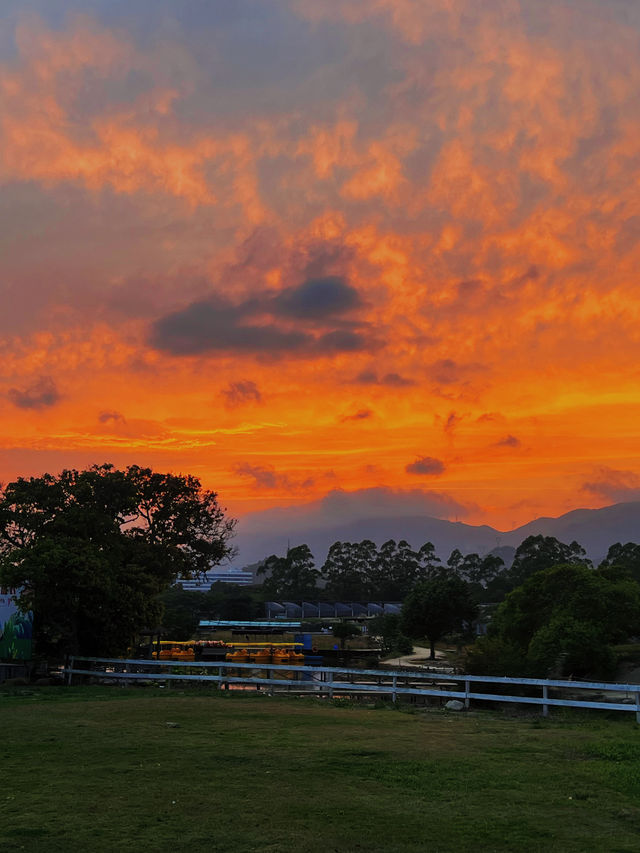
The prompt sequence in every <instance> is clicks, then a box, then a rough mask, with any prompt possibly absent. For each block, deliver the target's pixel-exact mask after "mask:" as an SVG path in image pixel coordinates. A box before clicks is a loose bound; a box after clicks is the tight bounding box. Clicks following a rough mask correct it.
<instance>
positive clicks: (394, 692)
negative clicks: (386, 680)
mask: <svg viewBox="0 0 640 853" xmlns="http://www.w3.org/2000/svg"><path fill="white" fill-rule="evenodd" d="M397 684H398V676H397V675H394V676H393V693H392V694H391V701H392V702H396V701H397V699H398V694H397V693H396V686H397Z"/></svg>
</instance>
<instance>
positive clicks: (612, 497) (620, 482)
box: [582, 467, 640, 503]
mask: <svg viewBox="0 0 640 853" xmlns="http://www.w3.org/2000/svg"><path fill="white" fill-rule="evenodd" d="M582 490H583V491H585V492H588V493H590V494H592V495H595V496H596V497H598V498H600V499H601V500H605V501H609V502H610V503H625V502H627V501H640V475H638V474H636V473H635V471H618V470H615V469H613V468H607V467H602V468H600V469H598V472H597V474H596V479H594V480H591V481H589V482H586V483H583V485H582Z"/></svg>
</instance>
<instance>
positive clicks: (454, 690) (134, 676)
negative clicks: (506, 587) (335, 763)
mask: <svg viewBox="0 0 640 853" xmlns="http://www.w3.org/2000/svg"><path fill="white" fill-rule="evenodd" d="M77 662H82V663H85V664H87V663H92V664H98V665H99V666H100V669H92V668H89V667H83V668H76V666H75V664H76V663H77ZM138 668H144V670H145V671H138ZM211 669H215V670H217V674H205V673H207V671H208V670H211ZM149 670H151V671H149ZM154 670H155V671H154ZM167 670H169V671H167ZM176 670H178V671H176ZM180 670H182V671H180ZM193 670H199V672H194V671H193ZM203 670H204V672H203ZM63 673H64V674H65V675H66V676H67V677H68V679H71V678H72V676H74V675H87V676H94V677H97V678H106V679H113V680H116V681H136V680H137V681H151V680H153V681H192V682H198V681H199V682H211V683H214V684H218V685H219V686H222V687H224V686H227V687H228V686H229V685H252V686H253V687H256V688H258V689H259V688H260V687H262V686H264V687H268V688H273V687H279V688H287V689H288V690H289V691H292V690H293V691H296V692H300V693H310V694H313V695H316V696H317V695H319V694H326V693H328V694H329V695H334V694H335V693H352V694H354V693H358V694H373V695H380V696H391V697H392V699H393V700H394V701H395V700H396V698H397V697H398V696H411V697H423V698H425V699H428V698H432V697H433V698H446V699H460V700H463V701H464V702H465V705H467V706H468V703H469V701H470V700H475V701H479V702H498V703H500V702H508V703H516V704H523V705H535V706H542V708H543V711H544V713H547V711H548V709H549V708H550V707H563V708H584V709H596V710H603V711H634V712H635V713H636V718H637V719H638V721H639V722H640V684H617V683H610V682H583V681H572V680H558V679H539V678H536V679H533V678H506V677H505V678H500V677H499V676H473V675H459V674H455V675H454V674H449V673H439V672H438V673H434V672H419V671H416V670H409V671H408V670H388V669H365V670H362V669H352V668H350V667H322V666H304V665H300V664H271V663H262V662H260V663H256V662H253V663H236V662H235V661H168V660H146V659H140V658H135V659H126V660H123V659H122V658H89V657H80V656H78V657H73V658H70V662H69V665H68V666H66V667H65V668H64V669H63ZM256 673H265V675H259V674H256ZM277 673H283V674H284V673H288V674H289V677H286V678H277V677H272V676H274V675H276V674H277ZM367 677H369V680H364V681H363V680H362V679H363V678H367ZM371 678H375V679H376V680H375V681H371ZM345 679H348V680H345ZM481 684H500V685H502V686H507V687H511V686H513V687H529V688H531V687H540V688H542V689H543V695H542V696H518V695H502V694H500V693H486V692H480V691H478V690H477V689H476V690H474V689H472V685H473V686H474V687H475V686H476V685H478V686H479V685H481ZM463 687H464V689H462V688H463ZM549 688H554V690H562V689H571V690H573V691H579V690H598V691H600V692H604V693H607V692H608V693H618V694H620V693H624V694H632V695H633V700H632V701H627V702H620V701H609V700H608V699H606V698H605V699H602V700H598V701H588V700H585V699H575V698H570V699H561V698H558V697H557V696H554V697H550V696H549V695H548V690H549ZM611 698H613V697H611Z"/></svg>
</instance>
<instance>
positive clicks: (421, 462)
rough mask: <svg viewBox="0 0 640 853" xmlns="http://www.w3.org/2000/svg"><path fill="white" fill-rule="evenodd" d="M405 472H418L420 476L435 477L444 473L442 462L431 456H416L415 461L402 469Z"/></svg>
mask: <svg viewBox="0 0 640 853" xmlns="http://www.w3.org/2000/svg"><path fill="white" fill-rule="evenodd" d="M404 470H405V471H406V472H407V474H418V475H420V476H428V477H437V476H439V475H440V474H443V473H444V470H445V466H444V462H441V461H440V459H435V458H434V457H433V456H418V458H417V459H416V460H415V462H410V463H409V464H408V465H407V466H406V467H405V469H404Z"/></svg>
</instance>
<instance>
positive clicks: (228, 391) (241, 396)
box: [220, 379, 262, 408]
mask: <svg viewBox="0 0 640 853" xmlns="http://www.w3.org/2000/svg"><path fill="white" fill-rule="evenodd" d="M220 393H221V394H222V396H223V397H224V398H225V405H227V406H228V407H229V408H235V407H236V406H243V405H244V404H245V403H261V402H262V394H261V393H260V389H259V388H258V386H257V385H256V383H255V382H252V381H251V380H250V379H242V380H240V382H230V383H229V385H228V386H227V388H224V389H223V390H222V391H221V392H220Z"/></svg>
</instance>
